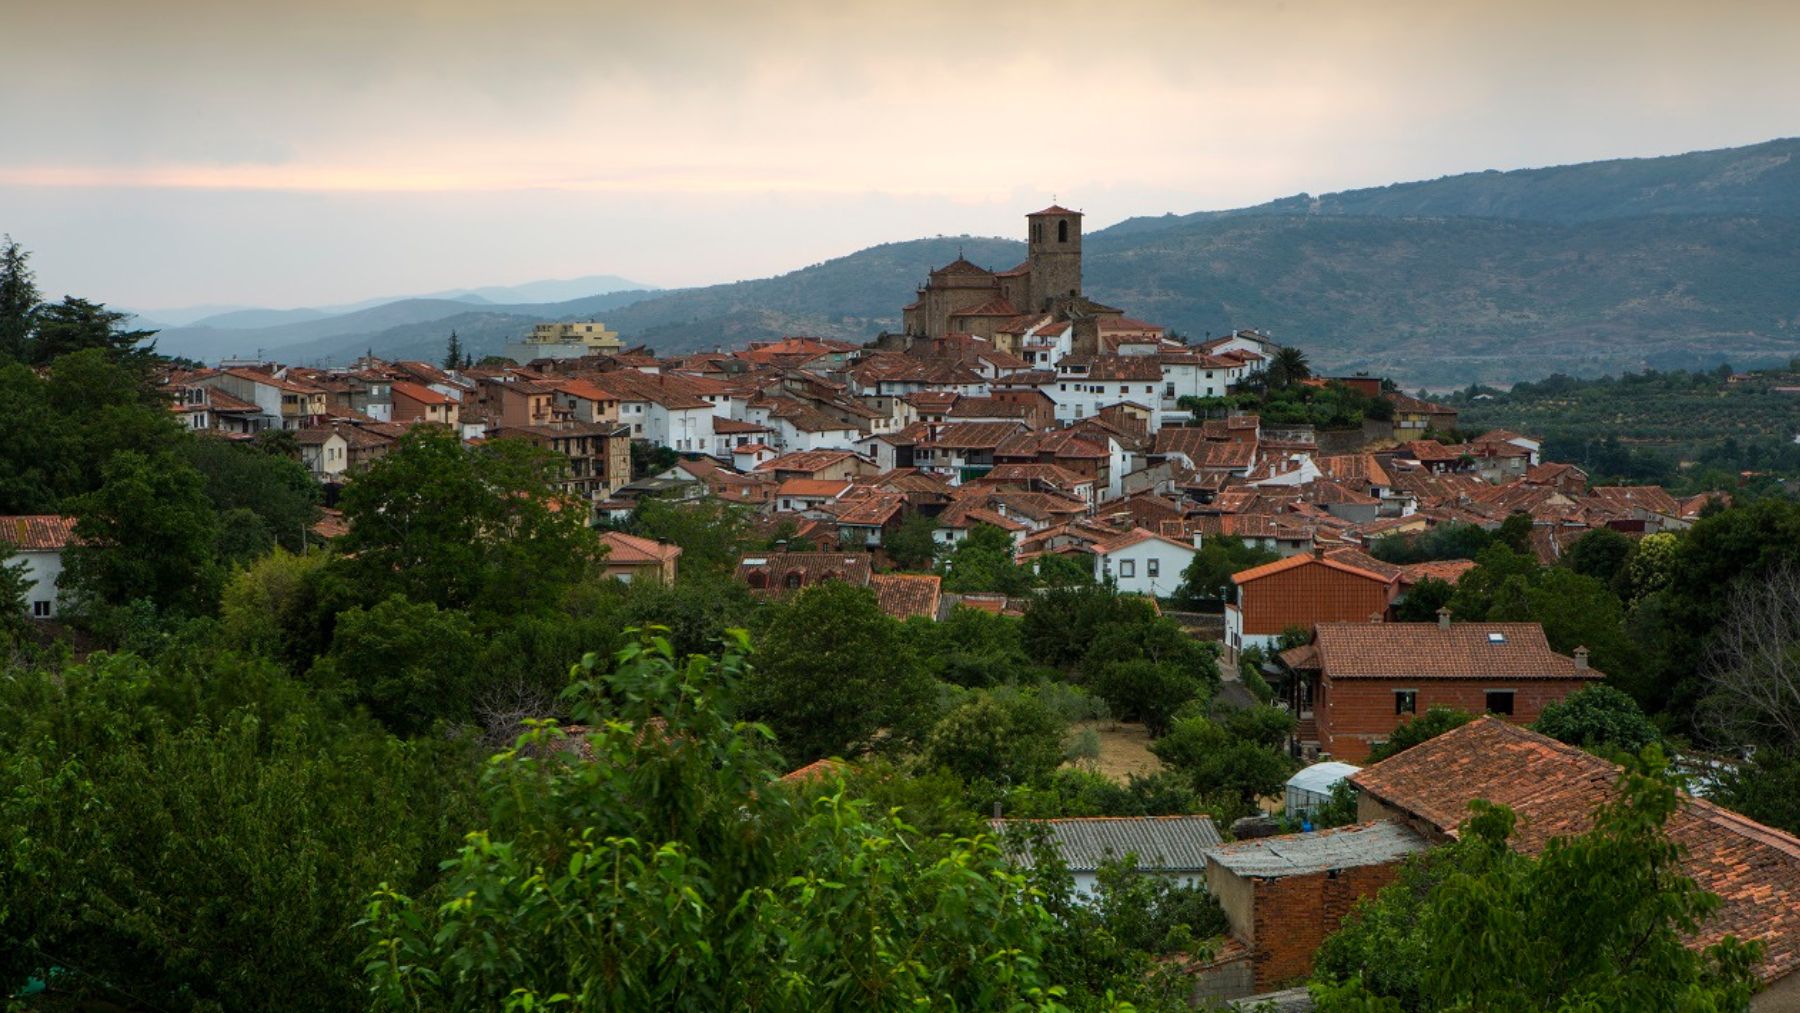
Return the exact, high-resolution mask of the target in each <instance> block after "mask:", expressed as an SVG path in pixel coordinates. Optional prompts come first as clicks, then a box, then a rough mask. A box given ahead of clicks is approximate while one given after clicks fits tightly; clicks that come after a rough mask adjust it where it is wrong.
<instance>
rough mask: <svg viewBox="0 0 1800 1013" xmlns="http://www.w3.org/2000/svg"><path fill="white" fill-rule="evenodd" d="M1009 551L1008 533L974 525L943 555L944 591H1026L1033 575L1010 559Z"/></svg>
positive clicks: (995, 528)
mask: <svg viewBox="0 0 1800 1013" xmlns="http://www.w3.org/2000/svg"><path fill="white" fill-rule="evenodd" d="M1013 552H1014V546H1013V539H1012V535H1010V534H1008V533H1007V532H1005V531H1002V530H1000V529H999V528H997V527H994V526H993V525H991V524H977V525H975V527H973V528H971V529H970V530H969V533H968V534H967V535H966V536H964V538H963V540H962V541H960V542H958V543H957V544H956V547H955V548H954V549H952V550H950V553H949V555H947V556H945V557H944V562H943V570H944V590H946V591H956V592H963V591H993V592H996V593H999V594H1007V595H1022V594H1026V593H1028V592H1029V591H1030V590H1031V589H1032V588H1033V587H1034V586H1036V584H1037V578H1036V576H1035V575H1034V574H1033V573H1032V570H1031V568H1030V567H1028V566H1020V565H1019V564H1018V563H1017V562H1015V561H1014V559H1013Z"/></svg>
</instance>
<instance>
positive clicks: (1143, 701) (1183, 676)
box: [1092, 658, 1206, 736]
mask: <svg viewBox="0 0 1800 1013" xmlns="http://www.w3.org/2000/svg"><path fill="white" fill-rule="evenodd" d="M1092 683H1093V689H1094V692H1095V693H1096V694H1097V695H1098V696H1099V697H1100V698H1101V699H1102V700H1105V701H1106V704H1107V706H1108V707H1109V708H1111V709H1112V713H1113V716H1115V717H1117V718H1120V719H1121V720H1125V721H1141V722H1143V724H1144V728H1145V729H1146V730H1147V731H1149V733H1150V734H1151V735H1152V736H1157V735H1161V734H1163V733H1164V732H1166V731H1168V730H1169V718H1170V717H1171V716H1172V715H1173V714H1174V713H1175V712H1176V711H1177V710H1178V709H1180V707H1181V705H1182V704H1185V703H1187V702H1189V701H1191V700H1193V699H1195V698H1196V697H1198V696H1200V695H1201V694H1202V693H1204V692H1205V691H1206V685H1205V683H1204V682H1203V681H1202V680H1201V679H1200V678H1199V676H1198V675H1196V674H1193V673H1189V672H1184V671H1182V669H1181V667H1180V666H1179V665H1175V664H1172V663H1169V662H1157V661H1150V660H1148V659H1145V658H1134V659H1131V660H1129V661H1115V662H1111V663H1109V664H1107V665H1104V666H1103V667H1101V668H1100V670H1099V672H1098V673H1096V675H1095V676H1094V678H1093V680H1092Z"/></svg>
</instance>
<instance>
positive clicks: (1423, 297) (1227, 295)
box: [160, 139, 1800, 386]
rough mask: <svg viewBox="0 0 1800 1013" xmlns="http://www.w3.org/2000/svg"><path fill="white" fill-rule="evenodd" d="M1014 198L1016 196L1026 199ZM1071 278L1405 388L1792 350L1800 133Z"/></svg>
mask: <svg viewBox="0 0 1800 1013" xmlns="http://www.w3.org/2000/svg"><path fill="white" fill-rule="evenodd" d="M1025 210H1029V209H1021V215H1022V214H1023V212H1024V211H1025ZM959 251H960V252H961V253H962V254H963V255H965V256H967V257H968V258H969V259H971V260H974V261H975V262H976V263H981V264H986V265H989V266H993V267H996V268H1007V267H1010V266H1012V265H1013V264H1015V263H1017V262H1018V261H1019V260H1020V259H1022V258H1023V256H1024V247H1023V244H1022V243H1019V242H1015V241H1011V240H1006V239H986V238H969V237H962V238H945V237H939V238H934V239H920V240H914V241H910V242H900V243H888V244H884V245H881V246H875V247H871V248H869V249H865V250H862V251H859V252H857V253H853V254H850V255H848V256H845V257H840V258H837V259H834V260H829V261H826V262H824V263H821V264H815V265H812V266H810V267H806V268H803V269H801V270H797V271H793V272H790V273H788V274H784V275H780V276H777V277H773V278H763V279H758V280H755V281H743V282H736V283H731V284H724V285H712V286H705V287H699V288H688V289H674V290H669V291H644V290H641V289H640V290H636V291H618V290H613V291H604V292H596V294H593V295H589V296H586V297H584V298H578V299H568V300H564V301H539V302H526V301H518V302H496V303H493V304H490V305H481V304H474V303H471V302H469V301H459V300H457V299H446V298H423V299H408V300H402V301H398V302H390V303H386V304H383V305H380V306H374V307H369V308H360V309H356V310H355V311H353V312H347V313H336V314H327V315H324V316H321V317H316V318H307V319H289V320H282V321H280V322H276V323H273V324H271V325H267V326H261V327H254V328H249V327H243V326H241V324H234V322H233V321H232V320H231V318H230V315H227V316H226V317H224V318H219V317H215V318H213V319H212V320H211V321H206V320H202V321H199V322H198V323H197V324H196V325H194V326H190V327H185V328H177V329H171V330H168V331H165V332H164V333H163V335H162V337H161V340H160V347H161V348H162V349H163V350H164V351H168V352H171V353H174V354H184V355H190V356H193V357H196V358H215V357H217V356H218V355H221V354H236V353H248V352H250V351H252V350H253V349H255V348H261V349H262V350H263V353H264V354H266V355H268V356H270V357H272V358H276V359H281V360H283V361H289V362H315V361H320V362H341V361H347V360H348V359H350V358H353V357H354V356H355V355H359V354H362V353H363V352H364V351H365V350H367V349H373V350H374V351H375V352H376V354H380V355H386V356H389V357H425V358H435V357H437V355H439V354H440V353H441V351H442V349H443V346H444V341H445V339H446V337H447V336H448V335H449V333H450V331H451V330H452V329H454V330H455V331H456V332H457V334H458V336H459V338H460V339H461V341H462V342H463V344H464V346H465V347H466V348H469V349H471V350H473V351H474V352H476V353H477V354H481V353H485V352H489V351H494V350H497V349H498V347H499V346H500V345H501V344H503V343H504V342H505V341H507V340H509V339H511V338H514V337H517V336H518V335H520V334H522V333H524V332H525V331H526V330H528V329H529V327H530V325H531V324H533V323H536V322H539V321H542V320H557V319H575V318H584V317H590V316H595V315H600V314H604V319H605V320H606V322H607V324H608V325H609V326H611V327H613V328H615V329H617V330H618V331H619V332H620V333H621V336H622V337H623V338H624V339H625V340H626V341H627V342H628V343H633V344H635V343H646V344H648V345H650V346H651V347H652V348H654V349H656V350H657V351H659V352H683V351H693V350H699V349H710V348H714V347H731V346H735V345H740V344H742V343H744V342H746V341H749V340H752V339H758V338H773V337H779V336H782V335H786V334H812V335H817V336H821V337H837V338H845V339H850V340H863V339H866V338H869V337H872V336H874V335H876V334H878V333H880V332H881V331H883V330H890V329H895V328H897V327H898V326H899V323H900V319H899V318H900V307H901V306H902V305H903V304H905V303H906V302H909V301H910V300H911V298H912V292H913V289H914V288H915V287H916V286H917V285H918V284H919V283H920V282H921V281H922V280H923V278H924V277H925V275H926V273H927V272H928V271H929V270H930V269H931V268H932V267H934V266H938V265H942V264H944V263H947V262H948V261H950V260H952V259H954V258H955V256H956V255H957V254H958V252H959ZM1084 254H1085V256H1084V279H1083V288H1084V289H1085V291H1086V292H1087V294H1089V295H1090V296H1093V297H1094V298H1096V299H1099V300H1100V301H1102V302H1106V303H1109V304H1111V305H1114V306H1118V307H1121V308H1123V309H1125V310H1126V311H1127V312H1129V313H1130V314H1132V315H1133V316H1136V317H1141V318H1145V319H1150V320H1154V321H1156V322H1158V323H1161V324H1163V325H1165V326H1168V327H1171V328H1173V329H1174V330H1175V331H1177V332H1179V333H1181V334H1184V335H1187V336H1189V337H1195V338H1197V337H1201V336H1203V335H1205V334H1207V333H1209V332H1212V333H1218V332H1224V331H1227V330H1229V329H1232V328H1238V327H1258V328H1261V329H1264V330H1266V331H1269V332H1271V333H1273V334H1274V335H1275V337H1276V338H1277V339H1278V340H1281V341H1284V342H1286V343H1291V344H1295V345H1298V346H1300V347H1301V348H1303V349H1305V350H1306V351H1307V353H1308V354H1309V356H1310V357H1311V358H1312V360H1313V361H1314V363H1315V364H1316V365H1317V366H1319V367H1321V368H1323V369H1327V370H1332V371H1344V370H1368V371H1370V372H1380V373H1385V374H1388V375H1392V376H1395V377H1396V378H1398V379H1400V380H1402V381H1403V382H1404V383H1406V384H1408V385H1409V386H1411V385H1431V386H1448V385H1461V384H1466V383H1470V382H1476V381H1480V382H1486V383H1504V382H1509V381H1513V380H1519V379H1533V378H1538V377H1542V376H1545V375H1548V374H1550V373H1554V372H1567V373H1571V374H1576V375H1598V374H1603V373H1613V372H1620V371H1623V370H1629V369H1641V368H1644V367H1657V368H1673V367H1678V366H1699V365H1711V364H1716V363H1718V362H1721V361H1729V362H1731V363H1733V364H1734V365H1738V366H1751V365H1757V364H1764V363H1770V362H1783V363H1785V362H1786V361H1787V360H1788V358H1790V357H1791V356H1794V355H1796V354H1800V139H1783V140H1775V141H1769V142H1766V143H1763V144H1757V145H1752V146H1748V147H1740V148H1729V149H1722V150H1717V151H1703V152H1693V153H1689V154H1684V155H1672V156H1666V157H1659V158H1642V159H1619V160H1613V161H1604V162H1589V163H1583V164H1579V165H1569V166H1558V167H1552V168H1542V169H1523V170H1517V171H1511V172H1494V171H1490V172H1480V173H1469V174H1464V175H1458V176H1448V177H1444V178H1441V179H1436V180H1428V181H1422V182H1413V183H1397V184H1394V185H1392V186H1385V187H1377V188H1371V189H1363V190H1350V191H1344V192H1341V193H1333V194H1325V195H1321V196H1313V195H1309V194H1298V195H1295V196H1293V197H1288V198H1283V199H1281V200H1275V201H1271V202H1269V203H1267V204H1262V205H1258V206H1255V207H1249V208H1239V209H1233V210H1228V211H1208V212H1198V213H1193V214H1184V215H1174V214H1170V215H1164V216H1160V217H1145V218H1132V219H1128V220H1126V221H1123V222H1120V223H1119V224H1117V225H1114V226H1112V227H1110V228H1106V229H1101V230H1099V231H1096V232H1092V233H1089V234H1088V235H1087V236H1086V237H1085V242H1084Z"/></svg>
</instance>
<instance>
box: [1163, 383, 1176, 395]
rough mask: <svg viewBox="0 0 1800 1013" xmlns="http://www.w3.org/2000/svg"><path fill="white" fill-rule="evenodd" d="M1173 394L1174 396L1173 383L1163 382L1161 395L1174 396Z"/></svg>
mask: <svg viewBox="0 0 1800 1013" xmlns="http://www.w3.org/2000/svg"><path fill="white" fill-rule="evenodd" d="M1174 396H1175V385H1174V384H1172V383H1165V384H1163V397H1174Z"/></svg>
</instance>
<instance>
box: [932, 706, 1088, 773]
mask: <svg viewBox="0 0 1800 1013" xmlns="http://www.w3.org/2000/svg"><path fill="white" fill-rule="evenodd" d="M1067 733H1068V724H1067V723H1066V722H1064V721H1063V720H1062V719H1061V718H1059V717H1058V716H1057V715H1056V714H1055V712H1053V711H1052V710H1051V709H1050V708H1048V707H1046V706H1044V704H1043V702H1042V701H1040V700H1038V698H1037V696H1036V694H1034V693H1031V692H1029V691H1023V692H1021V691H1018V690H1002V691H997V692H993V693H985V692H984V693H977V694H976V695H975V696H974V697H972V698H971V699H969V700H967V701H964V702H963V703H961V704H959V705H957V706H956V707H954V708H952V709H951V710H950V712H949V713H948V714H945V715H944V716H943V717H942V718H940V719H938V723H937V724H935V725H933V726H932V728H931V733H930V734H929V735H928V736H926V738H925V761H926V762H927V763H929V764H930V765H932V766H934V767H944V768H947V769H948V770H950V771H951V772H952V773H954V774H956V775H957V776H958V777H961V778H962V779H964V780H965V781H973V780H976V779H978V778H980V779H984V780H988V781H992V782H995V783H997V784H1032V783H1036V782H1038V781H1041V780H1043V779H1044V778H1046V777H1048V776H1049V775H1050V772H1051V771H1053V770H1055V769H1056V767H1057V765H1058V764H1060V763H1061V762H1062V759H1063V738H1064V736H1065V735H1066V734H1067Z"/></svg>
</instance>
